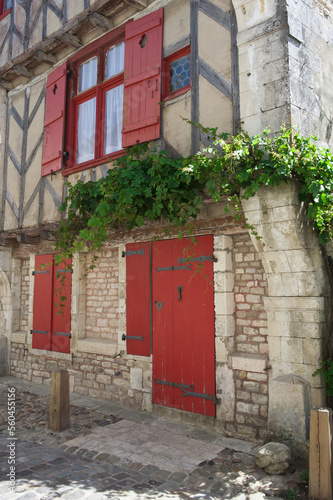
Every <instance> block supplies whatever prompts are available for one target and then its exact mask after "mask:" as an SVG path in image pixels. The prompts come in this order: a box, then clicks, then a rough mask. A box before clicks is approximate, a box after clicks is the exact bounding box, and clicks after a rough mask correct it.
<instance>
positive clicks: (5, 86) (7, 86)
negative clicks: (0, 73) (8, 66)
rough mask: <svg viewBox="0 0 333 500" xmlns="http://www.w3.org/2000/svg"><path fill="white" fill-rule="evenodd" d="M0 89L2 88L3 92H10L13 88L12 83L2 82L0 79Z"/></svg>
mask: <svg viewBox="0 0 333 500" xmlns="http://www.w3.org/2000/svg"><path fill="white" fill-rule="evenodd" d="M0 87H2V88H3V89H5V90H11V89H12V88H13V85H12V83H10V82H7V80H2V79H1V78H0Z"/></svg>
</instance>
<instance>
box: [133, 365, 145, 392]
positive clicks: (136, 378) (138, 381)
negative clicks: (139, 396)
mask: <svg viewBox="0 0 333 500" xmlns="http://www.w3.org/2000/svg"><path fill="white" fill-rule="evenodd" d="M142 381H143V378H142V370H141V368H136V367H132V368H131V372H130V384H131V388H132V389H142Z"/></svg>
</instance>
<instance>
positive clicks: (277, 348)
mask: <svg viewBox="0 0 333 500" xmlns="http://www.w3.org/2000/svg"><path fill="white" fill-rule="evenodd" d="M268 347H269V359H270V360H271V361H276V360H280V359H281V339H280V337H271V336H268Z"/></svg>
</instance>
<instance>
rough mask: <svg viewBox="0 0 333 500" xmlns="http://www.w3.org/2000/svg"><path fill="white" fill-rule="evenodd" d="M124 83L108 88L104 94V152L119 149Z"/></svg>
mask: <svg viewBox="0 0 333 500" xmlns="http://www.w3.org/2000/svg"><path fill="white" fill-rule="evenodd" d="M123 95H124V85H119V86H118V87H114V88H113V89H111V90H108V91H107V92H106V95H105V137H104V154H105V155H107V154H110V153H114V152H115V151H119V150H120V149H121V139H122V128H123Z"/></svg>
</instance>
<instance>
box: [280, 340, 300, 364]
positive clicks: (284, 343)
mask: <svg viewBox="0 0 333 500" xmlns="http://www.w3.org/2000/svg"><path fill="white" fill-rule="evenodd" d="M281 358H282V359H283V360H284V362H287V363H303V341H302V339H295V338H291V339H284V338H281Z"/></svg>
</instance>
